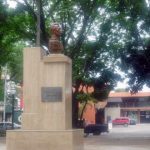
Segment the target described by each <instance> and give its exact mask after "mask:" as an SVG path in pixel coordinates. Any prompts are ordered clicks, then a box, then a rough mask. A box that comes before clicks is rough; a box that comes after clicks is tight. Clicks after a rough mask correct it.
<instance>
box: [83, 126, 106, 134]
mask: <svg viewBox="0 0 150 150" xmlns="http://www.w3.org/2000/svg"><path fill="white" fill-rule="evenodd" d="M102 132H109V130H108V124H89V125H87V126H86V127H84V134H85V137H87V136H88V135H89V134H90V133H92V134H93V135H100V134H101V133H102Z"/></svg>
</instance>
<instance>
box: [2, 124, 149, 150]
mask: <svg viewBox="0 0 150 150" xmlns="http://www.w3.org/2000/svg"><path fill="white" fill-rule="evenodd" d="M110 149H111V150H149V149H150V124H140V125H136V126H129V127H122V126H118V127H115V128H113V129H112V130H111V131H110V133H103V134H102V135H100V136H93V135H89V136H88V137H87V138H84V150H110ZM0 150H6V144H5V138H0Z"/></svg>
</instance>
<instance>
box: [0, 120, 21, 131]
mask: <svg viewBox="0 0 150 150" xmlns="http://www.w3.org/2000/svg"><path fill="white" fill-rule="evenodd" d="M19 128H20V126H19V125H18V124H15V123H14V128H12V123H11V122H0V133H5V132H6V130H12V129H19Z"/></svg>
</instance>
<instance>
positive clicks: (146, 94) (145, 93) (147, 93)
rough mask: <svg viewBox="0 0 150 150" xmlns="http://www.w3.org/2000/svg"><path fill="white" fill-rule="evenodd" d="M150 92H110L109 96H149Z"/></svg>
mask: <svg viewBox="0 0 150 150" xmlns="http://www.w3.org/2000/svg"><path fill="white" fill-rule="evenodd" d="M148 96H150V92H138V93H136V94H131V93H129V92H114V93H113V92H110V94H109V98H111V97H148Z"/></svg>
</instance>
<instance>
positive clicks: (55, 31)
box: [50, 23, 62, 38]
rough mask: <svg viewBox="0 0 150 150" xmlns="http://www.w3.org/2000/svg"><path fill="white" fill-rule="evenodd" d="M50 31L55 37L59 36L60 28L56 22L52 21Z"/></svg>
mask: <svg viewBox="0 0 150 150" xmlns="http://www.w3.org/2000/svg"><path fill="white" fill-rule="evenodd" d="M50 31H51V34H52V36H56V37H57V38H60V35H61V33H62V30H61V27H60V26H59V24H58V23H53V24H52V25H51V27H50Z"/></svg>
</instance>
